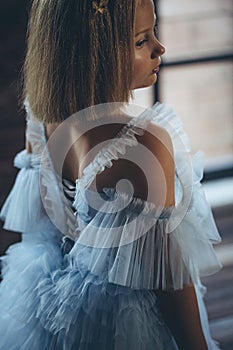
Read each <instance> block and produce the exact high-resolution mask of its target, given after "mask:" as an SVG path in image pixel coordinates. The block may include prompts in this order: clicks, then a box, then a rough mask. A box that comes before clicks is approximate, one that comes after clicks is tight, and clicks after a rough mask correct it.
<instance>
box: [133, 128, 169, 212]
mask: <svg viewBox="0 0 233 350" xmlns="http://www.w3.org/2000/svg"><path fill="white" fill-rule="evenodd" d="M138 141H139V142H140V143H141V144H143V145H144V146H145V147H146V148H147V149H149V150H150V151H151V152H152V154H153V156H154V158H155V159H156V160H157V163H158V167H157V168H156V169H155V170H152V176H153V177H154V187H155V188H156V191H155V195H156V196H157V197H158V195H159V196H160V195H161V196H162V197H163V198H165V202H164V203H165V206H172V205H174V177H175V164H174V153H173V144H172V140H171V137H170V135H169V133H168V132H167V130H165V129H164V128H162V127H160V126H158V125H156V124H154V123H152V122H151V123H149V125H148V126H147V128H146V130H145V132H144V134H143V135H142V136H141V137H139V139H138ZM159 188H161V192H163V193H159ZM162 188H164V190H162ZM152 201H155V200H153V195H152Z"/></svg>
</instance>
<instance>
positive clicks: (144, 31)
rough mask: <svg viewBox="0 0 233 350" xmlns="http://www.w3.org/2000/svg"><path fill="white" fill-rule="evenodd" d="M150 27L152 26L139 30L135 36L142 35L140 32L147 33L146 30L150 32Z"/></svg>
mask: <svg viewBox="0 0 233 350" xmlns="http://www.w3.org/2000/svg"><path fill="white" fill-rule="evenodd" d="M150 29H151V28H147V29H143V30H142V31H140V32H138V33H137V34H136V35H135V36H138V35H140V34H142V33H146V32H148V31H149V30H150Z"/></svg>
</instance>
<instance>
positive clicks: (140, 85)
mask: <svg viewBox="0 0 233 350" xmlns="http://www.w3.org/2000/svg"><path fill="white" fill-rule="evenodd" d="M151 77H152V79H150V80H149V79H148V81H147V82H145V83H144V84H143V83H142V84H136V85H135V87H133V88H132V90H137V89H144V88H148V87H151V86H153V85H154V84H155V83H156V82H157V75H156V74H153V75H152V76H151Z"/></svg>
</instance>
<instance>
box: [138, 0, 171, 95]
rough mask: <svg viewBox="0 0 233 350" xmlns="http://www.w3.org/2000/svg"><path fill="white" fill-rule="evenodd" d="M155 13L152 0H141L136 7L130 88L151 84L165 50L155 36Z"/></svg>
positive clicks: (153, 81) (155, 77) (155, 76)
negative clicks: (132, 70)
mask: <svg viewBox="0 0 233 350" xmlns="http://www.w3.org/2000/svg"><path fill="white" fill-rule="evenodd" d="M155 20H156V18H155V14H154V4H153V1H152V0H143V1H142V2H141V4H140V5H138V7H137V9H136V16H135V36H134V52H135V61H134V72H133V80H132V89H137V88H143V87H148V86H151V85H153V84H154V83H155V82H156V80H157V73H158V71H159V65H160V63H161V56H162V55H163V54H164V52H165V48H164V46H163V45H162V44H161V43H160V42H159V41H158V40H157V39H156V37H155Z"/></svg>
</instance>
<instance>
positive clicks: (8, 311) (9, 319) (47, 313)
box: [0, 103, 221, 350]
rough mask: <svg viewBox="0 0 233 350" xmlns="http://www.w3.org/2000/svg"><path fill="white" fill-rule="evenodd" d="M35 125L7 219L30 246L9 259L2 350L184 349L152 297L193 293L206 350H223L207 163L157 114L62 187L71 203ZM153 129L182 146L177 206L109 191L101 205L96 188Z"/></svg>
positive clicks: (0, 306) (168, 115)
mask: <svg viewBox="0 0 233 350" xmlns="http://www.w3.org/2000/svg"><path fill="white" fill-rule="evenodd" d="M27 113H28V118H27V131H26V135H27V139H28V141H29V142H30V144H31V146H32V149H33V153H32V154H27V153H26V150H23V151H22V152H20V153H19V154H18V155H17V156H16V158H15V166H16V167H18V168H19V169H20V171H19V173H18V175H17V178H16V181H15V184H14V186H13V189H12V191H11V192H10V194H9V196H8V198H7V200H6V202H5V204H4V206H3V208H2V210H1V219H2V220H3V221H4V227H5V228H6V229H8V230H13V231H17V232H22V242H20V243H17V244H13V245H12V246H10V248H9V249H8V250H7V252H6V255H5V256H3V257H2V278H3V280H2V282H1V284H0V349H1V350H32V349H33V350H52V349H54V350H60V349H63V350H95V349H98V350H100V349H101V350H139V349H140V350H155V349H156V350H171V349H173V350H174V349H178V347H177V345H176V343H175V341H174V339H173V337H172V335H171V332H170V330H169V329H168V327H167V325H166V323H165V321H164V319H163V316H162V314H161V312H160V309H159V302H158V300H157V298H156V292H155V291H156V290H158V289H160V290H161V289H163V290H167V289H169V290H171V289H173V290H177V289H181V288H182V287H184V286H185V285H187V284H189V283H190V281H192V283H193V284H194V286H195V290H196V294H197V299H198V305H199V309H200V315H201V322H202V327H203V331H204V334H205V337H206V341H207V343H208V349H210V350H213V349H219V347H218V345H217V344H216V342H215V341H213V340H212V338H211V336H210V332H209V326H208V319H207V315H206V311H205V306H204V303H203V299H202V297H203V294H204V291H205V290H204V289H205V288H204V287H203V286H202V284H201V282H200V276H205V275H209V274H212V273H214V272H216V271H218V270H219V269H220V267H221V265H220V263H219V261H218V260H217V258H216V255H215V252H214V250H213V247H212V244H213V243H217V242H220V237H219V234H218V232H217V229H216V226H215V223H214V220H213V217H212V213H211V210H210V208H209V205H208V203H207V202H206V199H205V196H204V193H203V190H202V188H201V184H200V180H201V178H202V169H203V159H202V154H201V153H200V152H198V153H197V154H195V155H194V156H193V157H192V159H191V155H190V152H189V146H188V141H187V137H186V135H185V133H184V131H183V129H182V124H181V122H180V120H179V119H178V117H177V116H176V115H175V114H174V113H173V111H172V110H171V109H170V108H168V107H166V106H165V105H162V104H159V103H158V104H156V105H155V106H154V107H153V108H152V109H150V110H148V111H145V112H144V113H142V114H141V115H139V116H138V117H136V118H132V119H131V121H130V122H129V123H128V124H127V125H126V126H125V127H124V128H123V129H122V130H121V132H120V133H119V134H118V135H117V137H116V138H114V139H112V140H111V141H109V143H108V144H107V145H106V146H105V147H104V148H103V149H102V150H101V151H99V152H98V153H97V155H96V156H95V158H94V160H93V161H91V163H90V164H89V165H88V166H87V167H86V168H85V170H84V172H83V176H82V177H81V178H80V179H79V180H77V181H76V183H75V184H74V186H72V184H69V183H68V182H66V183H65V182H64V183H65V184H66V191H65V192H64V187H62V186H61V183H60V181H59V179H58V176H57V174H56V172H55V171H54V169H53V164H52V161H51V158H50V155H49V152H48V149H47V147H46V138H45V131H44V126H43V124H42V123H40V122H39V121H38V120H37V119H36V118H34V117H33V115H32V113H31V112H30V109H29V107H28V106H27ZM150 122H153V123H155V124H157V125H160V126H161V127H163V128H166V129H167V130H168V132H169V133H170V135H171V138H172V141H173V147H174V157H175V173H176V175H175V197H176V205H175V206H174V207H170V208H158V207H156V206H155V205H154V204H152V203H149V202H147V201H144V200H142V199H140V198H135V197H133V198H129V195H128V194H127V193H124V192H120V191H116V190H115V189H113V188H104V189H103V191H102V193H101V200H100V194H98V193H97V192H95V191H92V190H90V188H89V185H90V183H91V182H92V181H93V179H95V176H96V175H97V174H98V173H100V172H102V171H103V170H104V169H105V167H106V166H107V167H111V165H112V160H113V159H115V160H117V159H118V158H119V157H120V156H121V155H123V154H124V152H125V150H126V148H127V147H134V146H135V145H137V142H138V141H137V138H136V134H138V133H140V130H141V129H142V128H143V127H145V126H146V125H148V123H150ZM181 143H182V144H183V145H185V147H180V144H181ZM187 159H188V160H189V161H190V160H191V162H189V164H187ZM42 163H43V166H42ZM190 167H191V168H190ZM42 168H43V169H42ZM190 169H191V171H190ZM64 183H63V184H64ZM64 193H65V194H66V196H65V195H64ZM67 193H68V195H70V198H72V196H73V197H74V200H73V203H72V204H71V200H70V198H69V199H67ZM96 197H98V198H97V199H96ZM95 203H98V208H97V209H96V207H95ZM190 317H192V315H190Z"/></svg>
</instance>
